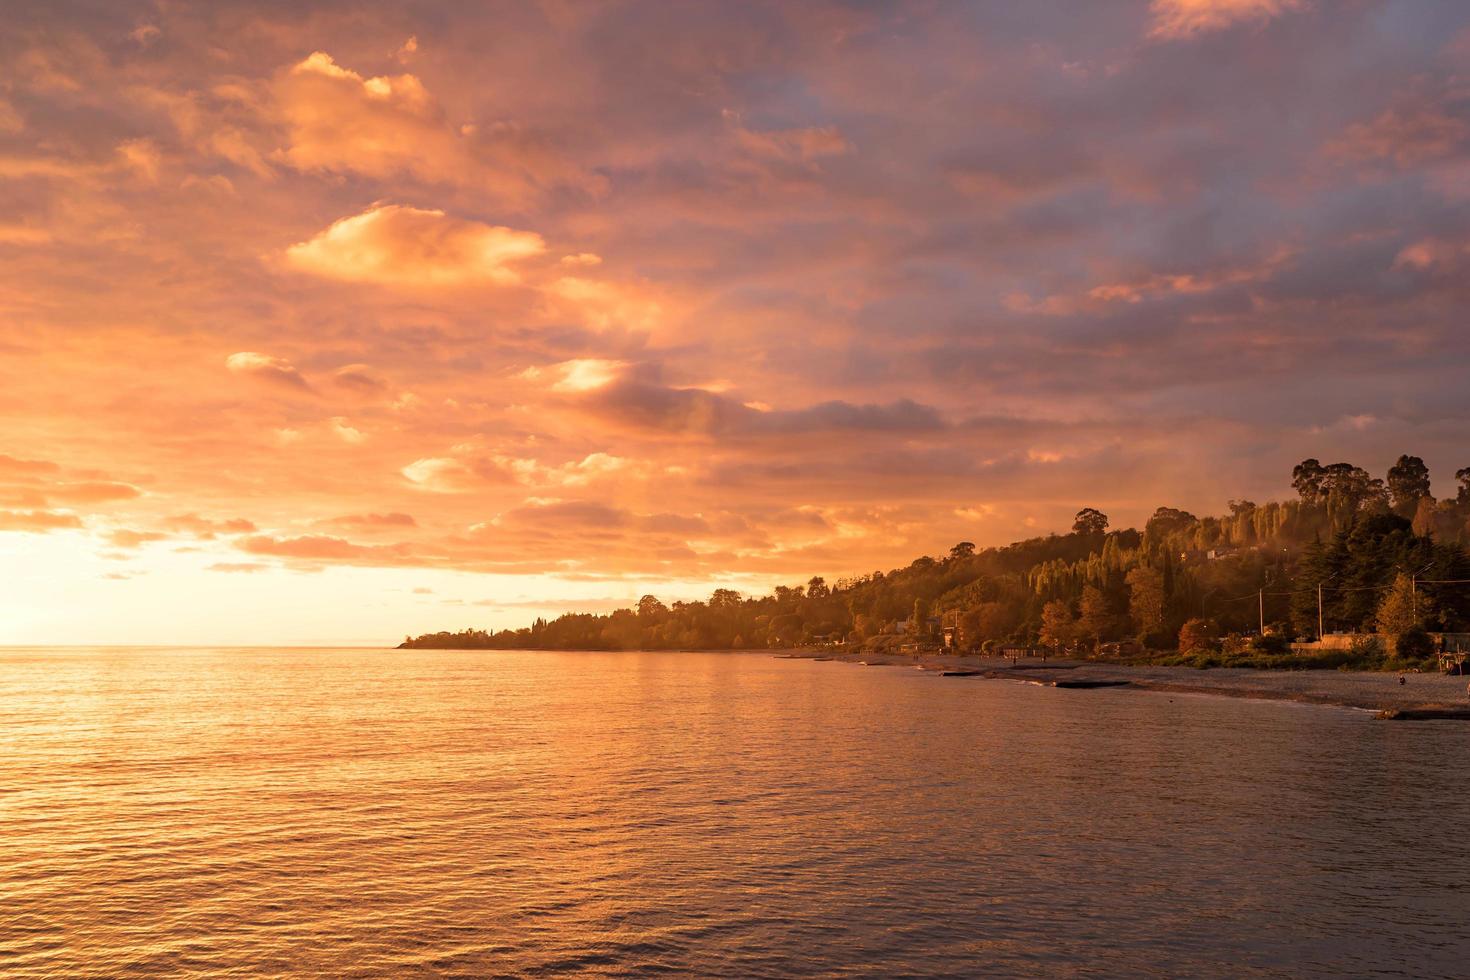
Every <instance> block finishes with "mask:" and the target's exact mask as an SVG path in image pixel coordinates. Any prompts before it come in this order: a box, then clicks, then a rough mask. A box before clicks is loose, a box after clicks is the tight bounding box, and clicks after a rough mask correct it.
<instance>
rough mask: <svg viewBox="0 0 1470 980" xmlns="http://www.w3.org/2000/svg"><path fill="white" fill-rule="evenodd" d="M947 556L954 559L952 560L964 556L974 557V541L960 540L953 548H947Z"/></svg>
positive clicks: (957, 559)
mask: <svg viewBox="0 0 1470 980" xmlns="http://www.w3.org/2000/svg"><path fill="white" fill-rule="evenodd" d="M949 557H950V559H951V560H954V561H959V560H960V559H964V558H973V557H975V544H974V542H972V541H961V542H960V543H959V544H957V545H955V546H954V547H953V548H951V549H949Z"/></svg>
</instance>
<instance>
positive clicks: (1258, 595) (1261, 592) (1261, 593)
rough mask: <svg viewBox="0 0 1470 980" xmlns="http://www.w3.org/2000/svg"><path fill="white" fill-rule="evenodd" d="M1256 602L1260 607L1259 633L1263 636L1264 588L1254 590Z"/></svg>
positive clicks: (1264, 616)
mask: <svg viewBox="0 0 1470 980" xmlns="http://www.w3.org/2000/svg"><path fill="white" fill-rule="evenodd" d="M1256 604H1257V605H1258V606H1259V607H1260V610H1261V635H1262V636H1265V635H1266V590H1265V589H1261V590H1259V591H1257V592H1256Z"/></svg>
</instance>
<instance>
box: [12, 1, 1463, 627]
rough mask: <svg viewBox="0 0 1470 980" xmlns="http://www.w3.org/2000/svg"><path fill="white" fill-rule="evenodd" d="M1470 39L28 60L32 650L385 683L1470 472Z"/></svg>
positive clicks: (1306, 31)
mask: <svg viewBox="0 0 1470 980" xmlns="http://www.w3.org/2000/svg"><path fill="white" fill-rule="evenodd" d="M1467 163H1470V4H1458V3H1443V2H1431V0H1419V2H1407V0H1398V2H1395V0H1331V2H1328V0H1089V2H1087V3H1075V2H1064V0H1057V2H1040V0H1038V2H1028V3H1015V2H1013V0H995V2H984V0H977V2H972V3H968V4H961V3H953V2H938V0H935V2H927V0H926V2H918V0H916V2H909V3H882V2H857V0H850V2H832V0H810V2H802V3H757V2H751V3H739V4H733V3H726V2H719V0H711V2H681V3H665V2H659V3H638V2H620V0H605V2H599V0H589V2H585V3H580V2H570V0H542V2H529V0H525V2H522V0H516V2H506V3H494V2H484V3H473V4H472V3H465V2H443V3H428V2H415V0H398V2H395V3H392V4H382V3H374V2H365V0H353V2H350V3H348V2H341V3H338V2H310V0H293V2H290V3H287V2H275V0H264V2H262V0H255V2H249V3H246V2H216V3H182V2H174V0H156V2H151V3H135V2H126V0H108V2H102V0H96V2H79V0H71V2H68V0H46V2H38V0H11V2H9V3H7V4H6V5H5V11H4V14H3V20H0V567H3V568H4V569H5V572H6V579H7V581H6V583H5V587H4V589H3V590H0V643H180V644H200V643H219V644H246V643H271V644H328V643H330V644H381V643H387V642H396V641H397V640H398V639H401V638H402V636H403V635H405V634H408V633H419V632H423V631H429V630H438V629H460V628H463V627H466V626H477V627H496V628H499V627H505V626H511V625H521V624H524V623H526V622H528V621H529V620H530V619H531V618H533V617H535V616H537V615H546V616H553V615H556V614H559V613H560V612H563V611H566V610H571V609H575V610H585V611H607V610H609V609H612V608H615V607H618V606H625V605H629V604H630V603H632V602H634V601H636V599H637V597H638V596H640V595H642V594H644V593H652V594H656V595H659V596H660V597H662V598H664V599H665V600H666V601H669V600H673V599H694V598H700V597H703V596H707V595H708V594H709V592H710V591H711V590H712V589H713V588H716V587H729V588H735V589H737V590H740V591H742V592H745V593H748V594H749V593H755V594H759V593H765V592H767V591H769V590H770V588H771V587H772V586H774V585H776V584H778V583H796V582H802V581H805V580H806V578H808V577H809V576H811V575H814V574H821V575H825V576H827V577H829V578H834V579H835V578H839V577H841V576H844V575H852V574H862V573H866V572H870V571H872V570H875V569H880V568H891V567H895V566H899V565H904V564H907V563H908V562H909V561H910V560H912V559H913V558H914V557H916V556H918V555H921V554H936V555H937V554H943V553H944V552H946V551H947V550H948V548H949V547H950V546H951V545H952V544H954V543H955V542H957V541H961V540H967V541H972V542H974V543H976V544H978V545H981V546H985V545H994V544H1003V543H1006V542H1009V541H1011V540H1015V539H1017V538H1023V537H1029V536H1035V535H1038V534H1045V533H1049V532H1054V531H1055V532H1066V531H1067V530H1068V529H1069V528H1070V525H1071V520H1072V515H1073V514H1074V513H1075V512H1076V511H1077V510H1078V509H1079V508H1081V507H1084V506H1091V507H1097V508H1100V509H1102V510H1103V511H1105V512H1106V513H1108V514H1109V515H1110V516H1111V517H1112V519H1113V523H1114V525H1115V526H1126V525H1129V524H1137V523H1139V522H1141V521H1142V520H1143V519H1145V518H1146V517H1147V515H1148V514H1149V513H1150V512H1151V511H1152V510H1153V509H1154V508H1155V507H1157V506H1160V505H1168V506H1174V507H1182V508H1185V509H1189V510H1191V511H1194V512H1196V513H1217V512H1221V511H1223V510H1224V509H1225V505H1226V501H1227V500H1229V499H1231V498H1250V499H1255V500H1266V499H1273V498H1274V499H1279V498H1281V497H1284V496H1286V495H1288V494H1289V493H1290V490H1289V486H1288V482H1289V473H1290V469H1291V466H1292V465H1293V464H1294V463H1295V462H1297V461H1299V460H1301V459H1302V458H1305V457H1308V456H1313V457H1318V458H1321V459H1322V460H1323V461H1324V462H1330V461H1335V460H1338V459H1345V460H1347V461H1350V462H1353V463H1356V464H1358V465H1362V466H1365V467H1367V468H1369V469H1371V470H1372V471H1374V472H1375V473H1379V474H1380V475H1381V473H1382V472H1383V470H1385V469H1386V468H1387V467H1388V466H1389V465H1390V464H1391V463H1392V461H1393V460H1394V459H1395V458H1396V457H1397V456H1398V455H1399V454H1400V453H1404V452H1407V453H1413V454H1417V455H1420V456H1422V457H1423V458H1424V459H1425V460H1426V461H1427V462H1428V463H1429V466H1430V469H1431V472H1432V473H1433V474H1434V476H1435V478H1436V479H1435V491H1436V492H1437V493H1439V494H1440V495H1446V494H1450V493H1452V492H1453V491H1452V488H1451V483H1452V479H1451V474H1452V473H1453V471H1454V470H1455V469H1457V468H1459V467H1461V466H1466V465H1470V445H1467V441H1466V438H1465V434H1466V432H1467V421H1470V385H1467V384H1466V378H1467V372H1470V330H1467V320H1466V315H1465V314H1466V311H1467V303H1466V300H1467V298H1470V276H1467V273H1470V166H1467Z"/></svg>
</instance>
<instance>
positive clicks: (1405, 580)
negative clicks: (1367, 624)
mask: <svg viewBox="0 0 1470 980" xmlns="http://www.w3.org/2000/svg"><path fill="white" fill-rule="evenodd" d="M1429 613H1430V610H1429V597H1428V596H1422V595H1415V589H1414V580H1413V579H1412V578H1410V577H1409V576H1408V575H1405V574H1404V573H1403V572H1400V573H1399V574H1398V575H1397V576H1396V577H1395V578H1394V580H1393V585H1392V586H1391V587H1390V588H1389V590H1388V591H1387V592H1385V593H1384V594H1383V599H1382V600H1381V601H1380V602H1379V603H1378V612H1377V614H1376V615H1375V616H1374V621H1375V622H1376V623H1377V625H1378V632H1380V633H1387V634H1388V635H1389V636H1390V637H1397V636H1400V635H1402V634H1404V633H1407V632H1409V631H1410V630H1415V629H1423V628H1424V620H1425V619H1426V618H1428V616H1429Z"/></svg>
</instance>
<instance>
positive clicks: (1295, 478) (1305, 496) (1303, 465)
mask: <svg viewBox="0 0 1470 980" xmlns="http://www.w3.org/2000/svg"><path fill="white" fill-rule="evenodd" d="M1326 476H1327V472H1326V470H1324V469H1323V468H1322V464H1321V462H1320V461H1318V460H1315V459H1304V460H1302V461H1301V462H1300V463H1297V464H1296V465H1295V466H1293V467H1292V469H1291V488H1292V489H1293V490H1295V491H1296V492H1297V493H1298V494H1299V495H1300V496H1301V498H1302V501H1303V502H1304V503H1308V504H1316V503H1321V501H1322V496H1323V493H1322V481H1323V479H1325V478H1326Z"/></svg>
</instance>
